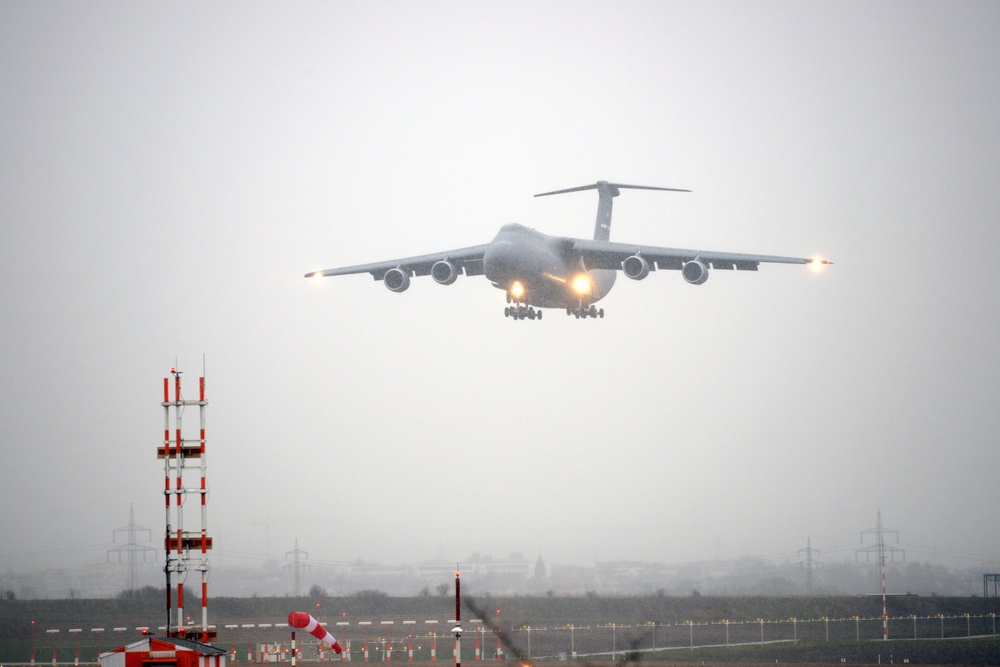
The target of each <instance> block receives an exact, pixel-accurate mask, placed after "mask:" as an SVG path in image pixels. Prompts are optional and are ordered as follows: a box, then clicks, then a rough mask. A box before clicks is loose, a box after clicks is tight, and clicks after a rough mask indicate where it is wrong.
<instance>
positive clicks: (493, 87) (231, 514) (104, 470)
mask: <svg viewBox="0 0 1000 667" xmlns="http://www.w3.org/2000/svg"><path fill="white" fill-rule="evenodd" d="M998 34H1000V5H998V4H997V3H995V2H913V1H906V2H840V1H838V2H798V1H795V2H753V3H747V2H732V3H730V2H615V3H609V2H542V3H539V2H512V1H505V2H495V3H465V2H391V3H390V2H374V3H369V2H316V3H307V2H292V3H257V2H250V3H246V2H239V3H237V2H215V3H201V2H180V3H178V2H169V3H165V2H144V3H104V2H102V3H95V2H77V3H62V2H60V3H56V2H30V3H29V2H9V1H8V2H2V3H0V89H2V99H3V102H2V104H0V141H2V146H0V216H2V227H0V272H2V273H0V313H2V322H3V345H2V350H0V378H2V384H0V424H3V428H2V435H0V438H2V447H3V453H4V456H5V464H4V469H5V471H6V472H5V474H4V476H3V483H2V485H0V528H2V534H3V539H2V544H3V547H2V553H0V567H2V568H3V569H4V570H6V568H8V567H13V568H15V570H18V571H25V570H31V569H32V568H33V567H39V566H41V565H42V564H47V563H55V564H68V563H78V562H103V560H104V551H105V550H106V549H107V548H109V547H110V546H112V545H111V539H112V531H113V529H115V528H118V527H120V526H122V525H124V524H125V523H126V522H127V519H128V511H129V504H130V503H134V506H135V512H136V520H137V522H138V523H140V524H142V525H144V526H146V527H150V528H153V529H154V530H155V531H157V532H159V531H161V530H162V529H163V522H164V516H163V498H162V493H161V489H162V484H163V470H162V464H161V463H160V462H159V461H158V460H157V459H156V448H157V447H158V446H159V445H160V444H161V442H160V441H161V433H162V431H161V428H162V424H163V417H162V408H161V407H160V401H161V398H162V378H163V377H164V376H165V375H167V373H168V371H169V369H170V367H171V366H173V365H174V363H175V360H176V362H177V363H178V364H179V367H180V368H181V369H182V370H183V371H184V377H185V380H186V388H187V391H188V393H189V394H190V395H193V394H194V393H195V392H196V383H197V376H198V375H200V374H201V370H202V355H205V359H206V367H207V377H208V379H207V383H208V398H209V402H210V405H209V408H208V424H207V427H208V451H209V458H208V461H209V470H208V482H209V486H210V488H211V497H210V500H209V528H210V534H212V535H214V536H215V538H216V553H215V554H213V558H217V559H219V561H220V562H236V561H240V560H241V559H242V560H246V561H253V560H254V559H263V558H264V557H265V556H266V555H268V554H270V555H271V556H275V557H278V558H281V557H282V556H283V554H284V552H286V551H289V550H291V549H292V548H293V546H294V539H295V538H296V537H297V538H299V544H300V547H301V548H302V549H305V550H307V551H308V552H309V554H310V557H311V558H314V559H321V560H329V561H340V560H354V559H357V558H362V559H364V560H366V561H383V562H389V563H400V562H407V561H414V560H420V559H425V558H426V559H429V558H438V557H443V558H445V559H448V560H452V561H456V562H457V561H461V560H462V559H465V558H467V557H468V556H469V555H470V554H471V553H473V552H477V551H478V552H480V553H491V554H493V555H494V556H498V557H499V556H506V555H507V554H509V553H510V552H514V551H516V552H521V553H523V554H525V556H526V557H530V558H535V557H536V556H537V555H541V556H542V557H543V558H544V559H545V560H546V561H547V562H554V563H580V564H588V563H593V562H594V559H595V558H597V559H599V560H608V559H636V560H638V559H643V560H650V561H660V562H667V563H675V562H682V561H686V560H693V559H711V558H716V557H718V558H732V557H740V556H768V557H771V556H777V557H781V558H786V557H787V558H791V559H793V560H795V559H796V553H797V551H798V550H799V549H803V548H804V547H805V545H806V539H807V538H809V537H811V540H812V546H813V547H814V548H817V549H820V550H829V551H833V552H836V550H837V549H838V548H844V547H845V546H850V547H851V548H853V547H854V546H855V545H857V543H858V541H859V533H860V531H862V530H865V529H868V528H872V527H873V526H874V525H875V517H876V511H877V510H878V508H879V507H881V509H882V515H883V518H884V521H885V524H886V526H887V527H889V528H894V529H896V530H898V531H899V532H900V538H901V541H902V542H903V543H904V545H905V546H906V547H907V556H908V558H909V559H916V560H933V561H941V562H945V561H947V562H951V563H955V564H959V565H962V566H968V567H979V566H980V565H984V563H985V561H987V560H991V561H992V565H991V566H993V567H995V566H996V564H997V562H998V560H1000V535H998V533H997V531H996V530H995V529H996V508H997V501H998V500H1000V490H998V489H1000V487H998V485H997V470H998V464H1000V452H998V448H997V433H998V432H1000V417H998V409H997V408H998V404H1000V380H998V369H1000V354H998V344H997V339H998V316H1000V290H998V288H1000V278H998V271H997V270H996V268H995V266H994V265H995V264H996V262H995V261H994V260H993V259H992V255H993V253H995V252H996V250H997V248H998V247H1000V225H998V222H1000V219H998V218H1000V215H998V214H1000V129H998V122H997V121H998V119H1000V78H998V76H997V72H1000V41H998V40H997V35H998ZM598 179H608V180H613V181H618V182H624V183H638V184H643V185H656V186H667V187H677V188H689V189H691V190H692V191H693V192H691V193H689V194H684V193H657V192H641V191H626V192H625V193H623V195H622V196H621V197H619V198H618V199H617V200H616V204H615V218H614V226H613V229H612V239H613V240H619V241H633V242H637V243H644V244H649V245H661V246H674V247H688V248H702V249H710V250H723V251H733V252H753V253H767V254H782V255H793V256H812V255H816V254H818V255H822V256H824V257H829V258H831V259H833V260H834V261H835V262H836V265H835V266H833V267H830V268H829V269H827V270H825V271H822V272H818V273H814V272H813V271H811V270H809V269H807V268H804V267H797V266H780V265H764V266H762V267H761V270H760V272H759V273H757V274H748V273H739V274H737V273H722V272H715V273H713V274H712V276H711V279H710V280H709V281H708V282H707V283H706V284H704V285H702V286H700V287H693V286H690V285H687V284H686V283H684V281H683V280H681V278H680V276H679V274H678V273H676V272H657V273H654V274H653V275H651V276H650V277H649V278H648V279H647V280H645V281H643V282H641V283H639V282H632V281H628V280H622V281H620V282H619V284H618V285H617V286H616V288H615V290H614V291H613V292H612V293H611V295H610V296H609V297H608V298H607V299H606V300H605V301H604V302H603V303H602V305H603V306H604V308H605V310H606V313H607V316H606V317H605V319H603V320H597V321H592V320H588V321H578V320H575V319H573V318H567V317H565V316H564V315H563V314H562V313H560V312H558V311H554V312H551V313H550V314H549V315H548V316H547V317H546V318H545V319H544V320H542V321H541V322H538V321H535V322H520V323H514V322H512V321H511V320H509V319H505V318H504V317H503V307H504V305H505V303H504V298H503V293H502V292H500V291H498V290H495V289H493V288H492V287H491V286H490V285H489V284H488V283H487V281H486V280H485V279H482V278H472V279H464V278H463V279H459V280H458V281H457V282H456V283H455V284H454V285H452V286H450V287H446V288H445V287H441V286H439V285H436V284H434V283H433V282H431V281H430V280H429V279H423V280H415V281H414V283H413V285H412V286H411V288H410V290H409V291H407V292H406V293H405V294H392V293H390V292H389V291H387V290H386V289H385V288H384V287H383V286H382V285H381V284H380V283H375V282H373V281H372V280H371V279H370V278H369V277H368V276H364V275H362V276H353V277H344V278H336V279H327V280H325V281H319V283H318V284H317V281H308V280H305V279H304V278H303V277H302V275H303V273H305V272H306V271H308V270H312V269H322V268H329V267H334V266H339V265H345V264H354V263H360V262H368V261H374V260H379V259H390V258H393V257H400V256H406V255H414V254H423V253H427V252H433V251H438V250H446V249H450V248H457V247H462V246H466V245H474V244H478V243H485V242H486V241H488V240H489V239H491V238H492V237H493V235H494V234H495V233H496V230H497V229H498V228H499V227H500V226H501V225H503V224H506V223H509V222H519V223H522V224H525V225H528V226H531V227H534V228H536V229H540V230H542V231H546V232H549V233H556V234H565V235H571V236H580V237H588V236H589V235H590V234H591V233H592V230H593V221H594V213H595V210H596V204H597V196H596V194H595V193H593V192H583V193H575V194H570V195H564V196H560V197H549V198H544V199H534V198H532V195H533V194H534V193H537V192H544V191H548V190H554V189H558V188H565V187H571V186H576V185H582V184H586V183H593V182H594V181H596V180H598ZM191 425H192V426H194V423H193V420H192V423H191ZM265 526H269V527H268V528H265ZM847 553H848V556H849V552H847ZM227 559H228V560H227ZM984 566H985V565H984Z"/></svg>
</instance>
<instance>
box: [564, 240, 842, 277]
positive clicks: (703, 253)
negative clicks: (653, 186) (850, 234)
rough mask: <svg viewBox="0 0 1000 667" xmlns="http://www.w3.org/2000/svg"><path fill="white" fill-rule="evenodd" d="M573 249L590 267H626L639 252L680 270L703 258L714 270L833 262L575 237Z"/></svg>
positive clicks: (657, 264)
mask: <svg viewBox="0 0 1000 667" xmlns="http://www.w3.org/2000/svg"><path fill="white" fill-rule="evenodd" d="M573 249H574V251H576V252H577V253H578V254H579V255H580V256H581V257H582V258H583V262H584V265H585V266H586V267H587V268H588V269H615V270H620V269H621V268H622V262H624V261H625V260H626V259H627V258H628V257H631V256H633V255H639V256H641V257H642V258H643V259H645V260H646V262H647V263H648V264H649V268H650V269H676V270H680V269H682V268H683V267H684V264H685V263H686V262H690V261H691V260H694V259H699V260H701V261H702V262H704V263H705V264H706V265H709V266H711V268H713V269H720V270H724V271H725V270H730V271H731V270H737V271H756V270H757V266H758V265H759V264H760V263H762V262H766V263H777V264H811V263H814V262H819V263H822V264H832V262H829V261H826V260H818V259H807V258H805V257H780V256H777V255H750V254H744V253H735V252H715V251H709V250H684V249H682V248H659V247H656V246H645V245H632V244H629V243H613V242H610V241H590V240H587V239H573Z"/></svg>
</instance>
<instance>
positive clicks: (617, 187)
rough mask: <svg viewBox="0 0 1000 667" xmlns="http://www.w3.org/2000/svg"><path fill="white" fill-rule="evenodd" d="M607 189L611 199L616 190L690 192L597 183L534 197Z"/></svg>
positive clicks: (645, 186) (649, 186) (543, 193)
mask: <svg viewBox="0 0 1000 667" xmlns="http://www.w3.org/2000/svg"><path fill="white" fill-rule="evenodd" d="M602 187H603V188H608V189H609V190H611V191H612V193H613V194H612V195H611V196H612V197H617V196H618V190H620V189H622V188H627V189H630V190H665V191H667V192H691V191H690V190H683V189H681V188H658V187H654V186H652V185H625V184H624V183H608V182H607V181H598V182H597V183H591V184H590V185H581V186H578V187H575V188H566V189H565V190H553V191H552V192H542V193H541V194H537V195H535V196H536V197H545V196H548V195H562V194H566V193H567V192H580V191H582V190H598V189H600V188H602Z"/></svg>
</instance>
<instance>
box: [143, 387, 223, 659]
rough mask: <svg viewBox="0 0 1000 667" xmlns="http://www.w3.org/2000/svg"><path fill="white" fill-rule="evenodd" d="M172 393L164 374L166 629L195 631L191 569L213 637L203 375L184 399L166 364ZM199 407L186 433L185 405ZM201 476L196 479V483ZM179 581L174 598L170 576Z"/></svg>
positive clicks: (204, 631) (204, 632) (161, 453)
mask: <svg viewBox="0 0 1000 667" xmlns="http://www.w3.org/2000/svg"><path fill="white" fill-rule="evenodd" d="M170 372H171V374H172V375H173V380H174V382H173V384H174V393H173V398H171V397H170V378H163V403H162V405H163V419H164V421H163V446H162V447H160V448H159V449H158V450H157V457H158V458H161V459H163V477H164V481H163V501H164V505H165V507H166V519H167V524H166V537H165V538H164V545H163V546H164V551H165V552H166V564H165V565H164V567H163V571H164V572H165V573H166V579H167V635H168V636H174V637H183V636H187V637H188V638H191V639H193V638H196V637H197V636H198V634H199V633H196V632H194V631H193V629H192V628H190V627H189V626H188V623H187V622H186V619H185V616H184V581H185V580H186V579H187V575H188V573H189V572H200V573H201V632H200V635H201V641H202V642H208V641H209V640H211V639H214V638H215V634H216V633H215V632H214V631H211V632H210V631H209V627H208V571H209V565H208V550H209V549H211V548H212V538H211V537H209V536H208V487H207V486H206V484H205V470H206V465H207V462H206V457H205V407H206V406H207V405H208V401H206V400H205V378H204V376H203V377H201V378H199V383H198V398H197V399H196V400H188V399H184V398H183V394H182V393H181V372H180V371H178V370H177V369H174V368H172V369H170ZM194 406H197V407H198V417H199V422H200V432H199V434H198V437H197V438H185V437H184V435H183V430H182V427H181V420H182V418H183V416H184V411H185V408H188V407H194ZM195 477H199V478H200V479H199V481H198V483H194V479H195ZM192 496H194V497H196V498H197V502H198V510H197V511H193V510H194V508H190V510H189V511H188V512H187V513H186V514H185V512H184V509H185V507H187V506H188V505H189V503H188V501H189V500H190V499H191V497H192ZM172 579H173V580H174V581H176V582H177V595H176V598H174V596H173V593H172V591H171V589H170V586H171V580H172ZM175 599H176V604H177V622H176V624H175V625H173V627H172V623H171V619H170V616H171V607H172V602H173V600H175Z"/></svg>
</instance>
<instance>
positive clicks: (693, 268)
mask: <svg viewBox="0 0 1000 667" xmlns="http://www.w3.org/2000/svg"><path fill="white" fill-rule="evenodd" d="M681 275H682V276H684V280H686V281H688V282H689V283H691V284H692V285H701V284H702V283H704V282H705V281H706V280H708V265H707V264H705V262H703V261H701V260H700V259H692V260H691V261H690V262H688V263H686V264H685V265H684V268H683V269H681Z"/></svg>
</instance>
